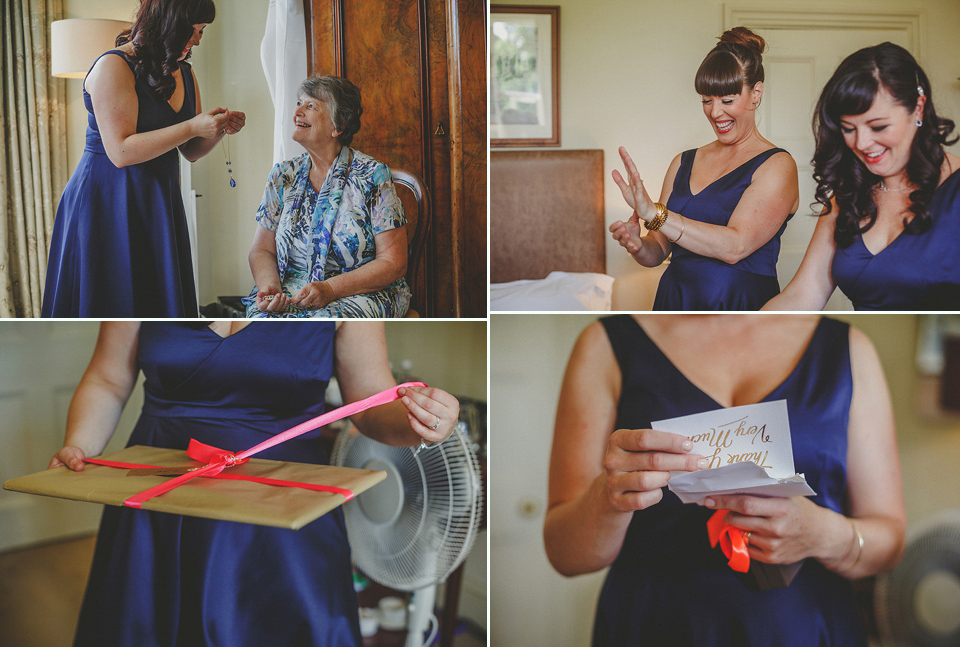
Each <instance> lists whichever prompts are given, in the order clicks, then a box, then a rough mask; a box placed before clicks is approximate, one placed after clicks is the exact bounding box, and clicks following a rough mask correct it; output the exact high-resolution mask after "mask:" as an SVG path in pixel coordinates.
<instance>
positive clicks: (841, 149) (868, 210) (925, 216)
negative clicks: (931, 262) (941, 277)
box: [813, 43, 957, 247]
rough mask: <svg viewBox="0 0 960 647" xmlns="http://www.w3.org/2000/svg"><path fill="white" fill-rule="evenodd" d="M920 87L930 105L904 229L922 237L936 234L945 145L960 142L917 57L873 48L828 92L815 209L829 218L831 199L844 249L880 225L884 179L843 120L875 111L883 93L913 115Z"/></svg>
mask: <svg viewBox="0 0 960 647" xmlns="http://www.w3.org/2000/svg"><path fill="white" fill-rule="evenodd" d="M918 84H919V87H921V88H923V94H924V95H926V97H927V101H926V103H925V104H924V108H923V117H922V122H923V124H922V125H921V126H920V127H919V128H917V134H916V136H915V137H914V140H913V144H912V146H911V148H910V159H909V161H908V162H907V167H906V171H907V179H908V180H909V181H910V182H912V183H913V184H915V185H916V186H917V190H916V191H913V192H912V193H910V201H911V205H910V211H911V213H913V216H914V217H913V219H912V220H910V221H909V222H907V219H906V218H904V231H906V232H907V233H910V234H920V233H923V232H924V231H926V230H927V229H929V228H930V224H931V221H930V214H929V212H928V210H927V205H928V204H929V202H930V199H931V198H932V197H933V193H934V191H936V188H937V186H938V185H939V183H940V167H941V166H942V165H943V159H944V152H943V147H944V146H945V145H949V144H952V143H954V142H956V141H957V140H956V138H954V139H953V140H949V137H950V133H952V132H953V129H954V123H953V121H951V120H950V119H944V118H942V117H939V116H938V115H937V112H936V109H935V108H934V105H933V93H932V91H931V88H930V82H929V80H928V79H927V75H926V74H925V73H924V71H923V69H922V68H921V67H920V66H919V65H918V64H917V61H916V59H914V58H913V56H912V55H911V54H910V52H908V51H907V50H905V49H904V48H902V47H900V46H899V45H894V44H893V43H881V44H880V45H874V46H873V47H865V48H863V49H861V50H859V51H856V52H854V53H853V54H851V55H850V56H848V57H847V58H845V59H844V60H843V62H841V63H840V66H839V67H838V68H837V70H836V72H834V73H833V76H832V77H831V78H830V80H829V81H828V82H827V85H826V86H824V88H823V92H821V94H820V99H819V100H818V101H817V106H816V109H815V110H814V116H813V134H814V138H815V139H816V151H815V152H814V156H813V179H814V180H815V181H816V183H817V190H816V193H815V194H814V197H815V200H816V202H814V205H817V204H819V205H821V206H822V210H821V215H826V214H829V213H830V212H831V210H832V208H833V207H832V204H831V199H832V200H833V201H835V202H836V205H837V224H836V228H835V229H834V234H833V237H834V241H835V242H836V243H837V245H839V246H840V247H849V246H850V245H852V244H853V242H854V241H855V240H856V238H857V236H859V235H861V234H863V233H864V232H866V231H867V230H869V229H870V228H871V227H872V226H873V225H874V223H876V221H877V205H876V203H875V202H874V199H873V191H874V189H875V187H876V186H878V185H879V183H880V181H881V178H880V176H878V175H874V174H873V173H871V172H870V171H869V170H867V168H866V166H865V165H864V164H863V162H861V161H860V160H859V158H857V156H856V155H855V154H854V152H853V151H852V150H851V149H850V147H849V146H847V145H846V142H845V141H844V138H843V131H842V130H841V128H840V122H841V120H842V119H843V117H844V116H852V115H861V114H863V113H865V112H866V111H867V110H869V109H870V106H871V105H873V100H874V98H876V96H877V93H878V92H879V91H880V88H881V87H883V88H885V89H886V90H887V92H889V93H890V95H891V96H892V97H893V98H894V100H895V101H896V102H897V103H898V104H900V105H901V106H903V107H904V108H905V109H907V110H908V111H910V112H912V111H913V110H914V109H915V108H916V105H917V97H918V96H919V94H920V93H919V92H918V91H917V87H918ZM948 140H949V141H948Z"/></svg>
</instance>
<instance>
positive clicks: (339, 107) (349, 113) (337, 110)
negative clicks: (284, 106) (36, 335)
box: [297, 76, 363, 146]
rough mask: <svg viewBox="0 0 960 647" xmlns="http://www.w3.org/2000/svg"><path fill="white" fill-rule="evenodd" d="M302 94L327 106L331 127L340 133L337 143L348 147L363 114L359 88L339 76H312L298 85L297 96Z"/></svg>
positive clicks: (357, 129)
mask: <svg viewBox="0 0 960 647" xmlns="http://www.w3.org/2000/svg"><path fill="white" fill-rule="evenodd" d="M303 94H305V95H307V96H309V97H313V98H314V99H316V100H317V101H323V102H324V103H325V104H327V110H329V111H330V120H331V121H332V122H333V127H334V128H336V129H337V130H339V131H340V134H339V135H338V136H337V141H339V142H340V144H341V145H342V146H349V145H350V142H352V141H353V136H354V135H356V134H357V132H358V131H359V130H360V116H361V115H362V114H363V103H362V101H361V96H360V88H358V87H357V86H355V85H354V84H353V83H351V82H350V81H348V80H347V79H344V78H342V77H339V76H312V77H310V78H309V79H306V80H305V81H304V82H303V83H301V84H300V88H299V89H298V90H297V96H298V97H299V96H300V95H303Z"/></svg>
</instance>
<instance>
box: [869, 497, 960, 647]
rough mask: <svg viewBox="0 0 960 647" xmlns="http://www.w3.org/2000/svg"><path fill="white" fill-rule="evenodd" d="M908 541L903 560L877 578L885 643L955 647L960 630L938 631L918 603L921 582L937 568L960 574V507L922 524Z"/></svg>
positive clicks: (959, 641) (877, 605)
mask: <svg viewBox="0 0 960 647" xmlns="http://www.w3.org/2000/svg"><path fill="white" fill-rule="evenodd" d="M910 534H911V536H910V537H909V539H908V541H907V547H906V549H905V550H904V553H903V557H902V558H901V559H900V563H899V564H898V565H897V567H896V568H894V569H893V570H892V571H891V572H890V573H887V574H886V575H881V576H880V577H878V578H877V584H876V590H875V600H874V611H875V613H876V616H877V626H878V629H879V631H880V636H881V638H882V639H883V642H884V644H885V645H915V646H917V647H955V646H956V645H958V644H960V630H958V631H954V632H953V633H952V634H949V635H944V634H939V633H934V632H931V631H929V630H928V628H927V627H926V626H925V625H924V624H923V623H922V622H921V621H920V619H919V618H918V617H917V615H916V613H915V608H914V603H915V595H916V593H917V588H918V585H919V584H920V583H921V582H922V580H923V579H924V578H925V577H926V576H927V575H930V574H931V573H933V572H935V571H939V570H942V571H946V572H948V573H951V574H952V575H954V576H955V577H957V578H960V510H950V511H946V512H945V513H943V514H941V515H938V516H937V517H934V518H933V519H931V520H928V521H927V522H926V523H925V524H923V525H922V526H921V527H918V528H917V529H916V530H915V531H914V532H911V533H910Z"/></svg>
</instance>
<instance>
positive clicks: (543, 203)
mask: <svg viewBox="0 0 960 647" xmlns="http://www.w3.org/2000/svg"><path fill="white" fill-rule="evenodd" d="M605 234H606V227H605V226H604V209H603V151H602V150H547V151H491V152H490V281H491V282H492V283H506V282H507V281H515V280H518V279H542V278H544V277H545V276H546V275H547V274H549V273H550V272H552V271H554V270H560V271H564V272H597V273H601V274H603V273H605V272H606V256H605V252H604V242H605V239H606V236H605Z"/></svg>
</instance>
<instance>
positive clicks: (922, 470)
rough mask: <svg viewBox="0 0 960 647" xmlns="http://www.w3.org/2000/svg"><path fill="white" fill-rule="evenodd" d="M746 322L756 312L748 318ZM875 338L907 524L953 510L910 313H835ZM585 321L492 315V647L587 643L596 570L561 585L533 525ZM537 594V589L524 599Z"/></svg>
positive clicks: (954, 430) (959, 485)
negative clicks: (920, 387) (921, 387)
mask: <svg viewBox="0 0 960 647" xmlns="http://www.w3.org/2000/svg"><path fill="white" fill-rule="evenodd" d="M753 316H765V315H760V314H756V315H753ZM838 318H840V319H843V320H845V321H849V322H852V323H853V325H855V326H857V327H858V328H860V329H861V330H862V331H863V332H864V333H866V334H867V336H868V337H869V338H870V339H871V340H872V341H873V343H874V345H875V346H876V348H877V351H878V354H879V356H880V360H881V362H882V364H883V368H884V373H885V374H886V377H887V381H888V383H889V386H890V391H891V396H892V400H893V405H894V408H895V416H896V423H897V440H898V446H899V449H900V455H901V456H900V457H901V463H902V468H903V483H904V497H905V504H906V510H907V520H908V523H909V524H915V523H916V522H917V521H919V520H920V519H923V518H924V517H926V516H928V515H930V514H932V513H934V512H936V511H938V510H943V509H947V508H954V509H957V508H960V475H958V472H957V469H956V466H957V465H960V421H957V420H955V421H952V422H948V421H945V420H929V419H924V418H923V417H922V416H921V415H920V414H918V412H917V406H916V402H917V382H918V379H917V371H916V369H915V364H914V355H915V347H916V333H917V319H918V318H917V316H916V315H912V314H902V315H900V314H883V315H876V314H874V315H870V314H844V315H838ZM595 319H596V317H595V316H592V315H492V316H491V323H490V358H491V359H490V384H491V396H490V397H491V402H492V409H491V425H490V426H491V429H492V430H493V431H492V433H491V436H492V438H491V445H492V452H491V462H490V464H491V476H490V487H491V493H490V498H491V502H492V505H491V510H490V516H491V523H490V527H491V537H490V544H491V554H492V555H493V559H492V561H491V564H490V582H491V594H490V613H491V619H492V622H491V627H490V639H491V644H494V645H532V644H544V645H546V644H549V645H556V646H558V647H562V646H567V645H569V646H571V647H573V646H578V645H584V644H588V643H589V636H590V628H591V626H592V623H593V615H594V608H595V605H596V600H597V594H598V592H599V588H600V585H601V582H602V578H603V574H602V573H598V574H591V575H586V576H578V577H574V578H564V577H562V576H560V575H559V574H557V573H556V572H555V571H554V570H553V569H552V568H551V567H550V565H549V563H548V562H547V559H546V555H545V553H544V548H543V538H542V526H543V519H544V513H545V511H546V488H547V473H548V459H549V451H550V444H551V442H552V437H553V424H554V416H555V412H556V405H557V398H558V395H559V390H560V384H561V380H562V378H563V372H564V369H565V366H566V360H567V358H568V357H569V354H570V351H571V349H572V348H573V344H574V341H575V340H576V338H577V336H578V335H579V334H580V332H581V331H582V330H583V329H584V328H585V327H586V326H587V325H588V324H589V323H590V322H592V321H594V320H595ZM531 592H536V594H531Z"/></svg>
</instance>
